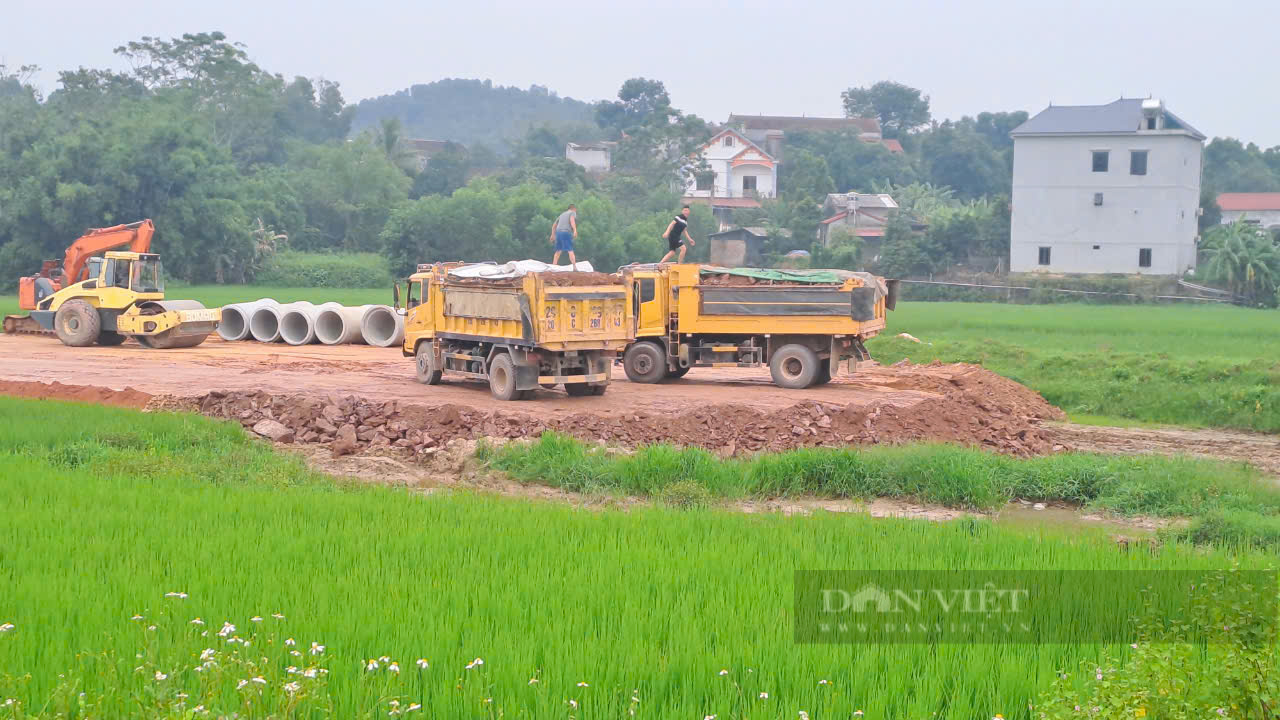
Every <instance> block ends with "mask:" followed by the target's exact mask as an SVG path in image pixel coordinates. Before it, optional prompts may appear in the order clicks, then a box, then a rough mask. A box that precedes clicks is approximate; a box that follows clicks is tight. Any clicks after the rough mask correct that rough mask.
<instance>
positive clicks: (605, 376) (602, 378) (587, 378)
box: [538, 372, 610, 385]
mask: <svg viewBox="0 0 1280 720" xmlns="http://www.w3.org/2000/svg"><path fill="white" fill-rule="evenodd" d="M609 377H610V375H609V373H607V372H601V373H592V374H590V375H539V376H538V382H539V383H547V384H549V385H553V384H556V383H599V382H608V381H609Z"/></svg>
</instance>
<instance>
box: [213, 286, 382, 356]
mask: <svg viewBox="0 0 1280 720" xmlns="http://www.w3.org/2000/svg"><path fill="white" fill-rule="evenodd" d="M218 335H220V336H221V337H222V339H223V340H248V339H250V338H252V339H254V340H257V341H259V342H286V343H288V344H290V345H307V344H310V343H315V342H319V343H323V344H325V345H345V344H348V343H365V344H368V345H376V346H378V347H393V346H396V345H399V344H400V343H402V342H403V341H404V316H403V315H401V314H400V313H398V312H396V311H395V310H394V309H393V308H391V307H390V306H389V305H356V306H344V305H339V304H338V303H332V302H329V303H322V304H320V305H315V304H312V303H309V302H306V301H302V302H295V303H280V302H277V301H276V300H274V299H272V298H262V299H261V300H255V301H253V302H247V303H235V304H233V305H226V306H223V308H222V322H221V323H219V324H218Z"/></svg>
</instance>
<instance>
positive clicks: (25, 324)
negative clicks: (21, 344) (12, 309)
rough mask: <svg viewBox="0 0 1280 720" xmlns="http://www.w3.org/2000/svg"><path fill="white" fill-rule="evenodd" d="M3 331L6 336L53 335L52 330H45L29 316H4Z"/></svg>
mask: <svg viewBox="0 0 1280 720" xmlns="http://www.w3.org/2000/svg"><path fill="white" fill-rule="evenodd" d="M4 331H5V334H7V335H53V334H54V332H53V331H52V330H45V329H44V328H42V327H40V323H38V322H36V321H35V320H33V319H32V318H31V316H30V315H5V316H4Z"/></svg>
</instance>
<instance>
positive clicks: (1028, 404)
mask: <svg viewBox="0 0 1280 720" xmlns="http://www.w3.org/2000/svg"><path fill="white" fill-rule="evenodd" d="M930 377H932V376H930ZM935 380H936V378H935ZM936 385H937V387H936V388H935V394H931V395H928V396H922V397H920V398H919V399H918V400H917V401H916V402H914V403H908V404H905V405H904V404H902V403H901V402H893V403H890V402H871V403H868V404H848V405H840V404H835V403H830V402H821V401H815V400H807V401H802V402H798V403H795V404H793V405H790V406H789V407H785V408H776V409H764V410H761V409H757V408H756V407H753V406H751V405H745V404H739V403H718V404H710V405H707V406H704V407H697V408H694V409H691V410H686V411H684V412H672V413H652V412H643V411H638V412H635V413H623V414H613V415H602V414H597V413H592V412H574V413H570V414H568V415H563V416H558V417H546V416H543V417H539V416H535V415H533V414H530V413H531V412H536V410H537V407H536V403H528V404H515V405H512V406H511V409H507V408H505V407H504V408H501V409H497V410H483V409H479V408H475V407H470V406H466V405H458V404H452V403H450V404H443V405H433V406H427V405H416V404H412V405H411V404H407V403H404V402H401V401H389V402H374V401H369V400H364V399H361V398H356V397H355V396H348V397H344V398H341V399H332V398H316V397H314V396H310V397H308V396H300V395H299V396H279V395H271V394H269V393H265V392H249V393H222V392H213V393H209V394H207V395H204V396H201V397H199V398H196V399H195V402H196V403H198V406H199V409H200V411H201V412H202V413H204V414H206V415H211V416H215V417H222V418H228V419H233V420H238V421H239V422H241V423H242V424H243V425H244V426H245V427H247V428H251V429H254V430H255V431H256V432H258V433H259V434H261V435H264V436H268V437H272V438H274V439H277V440H280V439H281V438H286V437H287V438H289V440H288V441H296V442H302V443H328V444H331V446H332V447H333V448H334V449H335V452H338V453H339V454H344V453H350V452H354V451H356V450H357V449H361V448H374V449H377V448H380V447H396V448H403V449H405V450H411V451H414V452H417V453H424V452H428V453H429V452H431V451H432V449H433V448H438V447H440V446H442V445H443V444H445V443H447V442H448V441H450V440H453V439H456V438H479V437H493V438H520V437H530V436H536V435H539V434H541V433H542V432H543V431H545V430H556V431H559V432H563V433H566V434H568V435H572V436H574V437H578V438H581V439H583V440H587V441H596V442H606V443H613V444H620V445H624V446H628V447H635V446H639V445H645V444H651V443H671V444H675V445H683V446H696V447H703V448H707V449H709V450H714V451H717V452H720V453H722V454H726V455H733V454H735V453H738V452H742V451H757V450H787V449H791V448H797V447H811V446H842V445H868V444H882V443H883V444H898V443H906V442H915V441H931V442H950V443H956V444H960V445H968V446H974V447H981V448H985V449H988V450H993V451H995V452H1000V453H1006V454H1010V455H1019V456H1026V455H1037V454H1043V453H1049V452H1054V451H1056V450H1060V449H1062V446H1061V445H1056V444H1055V441H1054V440H1053V439H1052V437H1051V436H1050V435H1049V434H1048V433H1047V432H1046V431H1045V430H1043V429H1042V428H1040V426H1039V422H1040V420H1042V419H1050V418H1056V417H1059V416H1060V415H1061V412H1060V411H1059V410H1057V409H1056V408H1054V407H1053V406H1051V405H1049V404H1048V403H1046V402H1045V401H1044V399H1043V398H1041V397H1040V396H1039V395H1038V394H1036V393H1035V392H1033V391H1031V390H1029V389H1027V388H1025V387H1022V386H1021V385H1018V384H1017V383H1013V382H1011V381H1007V380H1004V379H1003V378H999V377H998V376H995V375H994V374H992V373H990V372H989V371H987V370H983V369H982V368H979V367H975V366H957V367H956V369H955V374H954V375H952V376H951V378H950V380H949V381H948V380H938V381H937V383H936ZM159 405H160V406H163V405H164V402H163V401H162V400H161V401H159ZM286 431H287V432H286Z"/></svg>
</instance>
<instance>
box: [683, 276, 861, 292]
mask: <svg viewBox="0 0 1280 720" xmlns="http://www.w3.org/2000/svg"><path fill="white" fill-rule="evenodd" d="M698 284H699V285H713V286H716V287H787V288H812V289H819V290H821V289H823V288H834V287H840V285H838V284H836V285H832V284H830V283H798V282H787V281H780V280H770V279H768V278H754V277H748V276H746V275H727V274H721V275H703V276H702V277H700V278H698Z"/></svg>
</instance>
